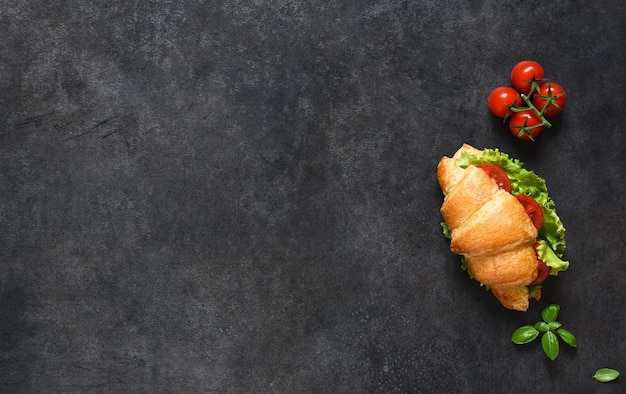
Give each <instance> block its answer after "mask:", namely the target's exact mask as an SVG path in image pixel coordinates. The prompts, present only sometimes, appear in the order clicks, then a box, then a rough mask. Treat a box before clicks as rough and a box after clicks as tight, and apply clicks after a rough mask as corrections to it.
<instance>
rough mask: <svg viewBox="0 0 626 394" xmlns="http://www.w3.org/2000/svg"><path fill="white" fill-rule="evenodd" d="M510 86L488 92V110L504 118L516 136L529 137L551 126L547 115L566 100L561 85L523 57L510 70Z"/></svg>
mask: <svg viewBox="0 0 626 394" xmlns="http://www.w3.org/2000/svg"><path fill="white" fill-rule="evenodd" d="M511 84H512V85H513V87H510V86H498V87H497V88H495V89H494V90H493V91H492V92H491V94H490V95H489V100H488V104H489V109H490V111H491V113H493V114H494V115H495V116H497V117H499V118H503V120H504V122H505V123H506V122H507V121H508V122H509V130H510V131H511V133H512V134H513V135H514V136H515V137H516V138H518V139H520V140H531V141H534V140H535V138H536V137H537V136H538V135H539V133H541V131H542V130H543V129H544V127H545V128H550V127H552V124H551V123H550V121H549V120H548V119H547V117H551V116H554V115H557V114H558V113H560V112H561V111H562V110H563V108H564V107H565V103H566V102H567V94H566V93H565V89H563V87H562V86H561V85H559V84H557V83H555V82H551V81H549V80H547V79H546V78H545V72H544V70H543V67H541V65H540V64H539V63H537V62H534V61H532V60H524V61H521V62H519V63H517V64H516V65H515V67H513V70H512V71H511Z"/></svg>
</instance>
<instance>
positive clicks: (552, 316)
mask: <svg viewBox="0 0 626 394" xmlns="http://www.w3.org/2000/svg"><path fill="white" fill-rule="evenodd" d="M560 309H561V307H560V306H559V305H558V304H552V305H548V306H547V307H546V308H545V309H544V310H543V311H541V317H542V318H543V320H544V321H545V322H546V323H552V322H553V321H555V320H556V318H557V317H558V316H559V310H560Z"/></svg>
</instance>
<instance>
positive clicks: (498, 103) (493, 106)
mask: <svg viewBox="0 0 626 394" xmlns="http://www.w3.org/2000/svg"><path fill="white" fill-rule="evenodd" d="M520 105H522V98H521V97H520V95H519V93H518V92H517V90H515V89H513V88H512V87H509V86H499V87H497V88H495V89H494V90H493V91H492V92H491V94H490V95H489V110H490V111H491V113H492V114H494V115H495V116H497V117H498V118H504V117H506V116H507V114H508V113H509V108H510V107H512V106H520Z"/></svg>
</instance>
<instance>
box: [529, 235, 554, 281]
mask: <svg viewBox="0 0 626 394" xmlns="http://www.w3.org/2000/svg"><path fill="white" fill-rule="evenodd" d="M537 246H539V243H536V244H535V251H537ZM537 265H538V268H539V273H538V274H537V277H536V278H535V280H533V281H532V283H531V284H530V285H531V286H534V285H538V284H541V283H543V282H544V281H545V280H546V279H547V278H548V275H550V267H548V265H547V264H546V262H545V261H543V260H541V259H540V258H539V255H537Z"/></svg>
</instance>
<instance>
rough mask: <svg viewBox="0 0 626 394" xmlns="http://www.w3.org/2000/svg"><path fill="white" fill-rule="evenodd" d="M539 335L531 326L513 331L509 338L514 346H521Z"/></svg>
mask: <svg viewBox="0 0 626 394" xmlns="http://www.w3.org/2000/svg"><path fill="white" fill-rule="evenodd" d="M537 335H539V331H537V330H535V327H533V326H522V327H520V328H518V329H517V330H515V332H514V333H513V335H512V336H511V341H513V343H515V344H516V345H523V344H525V343H529V342H532V341H534V340H535V338H537Z"/></svg>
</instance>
